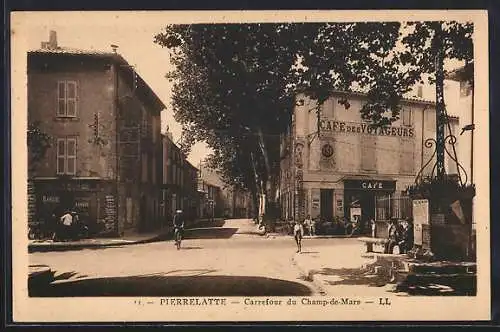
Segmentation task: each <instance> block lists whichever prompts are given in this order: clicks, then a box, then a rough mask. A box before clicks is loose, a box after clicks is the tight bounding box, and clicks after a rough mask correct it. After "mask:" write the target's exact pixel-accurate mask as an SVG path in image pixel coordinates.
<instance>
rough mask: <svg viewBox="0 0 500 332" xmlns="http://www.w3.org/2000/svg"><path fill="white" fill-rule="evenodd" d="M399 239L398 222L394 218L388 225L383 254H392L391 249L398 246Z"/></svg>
mask: <svg viewBox="0 0 500 332" xmlns="http://www.w3.org/2000/svg"><path fill="white" fill-rule="evenodd" d="M399 239H400V228H399V226H398V220H397V219H396V218H394V219H392V220H391V222H390V224H389V229H388V240H389V241H388V242H387V243H386V245H385V253H386V254H392V252H393V249H394V247H395V246H396V245H398V243H399Z"/></svg>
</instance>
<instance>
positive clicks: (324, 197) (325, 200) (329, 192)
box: [320, 189, 333, 221]
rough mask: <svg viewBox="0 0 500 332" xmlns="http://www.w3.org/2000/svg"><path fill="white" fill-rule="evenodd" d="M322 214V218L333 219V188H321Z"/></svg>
mask: <svg viewBox="0 0 500 332" xmlns="http://www.w3.org/2000/svg"><path fill="white" fill-rule="evenodd" d="M320 194H321V202H320V214H321V220H325V221H332V220H333V189H321V190H320Z"/></svg>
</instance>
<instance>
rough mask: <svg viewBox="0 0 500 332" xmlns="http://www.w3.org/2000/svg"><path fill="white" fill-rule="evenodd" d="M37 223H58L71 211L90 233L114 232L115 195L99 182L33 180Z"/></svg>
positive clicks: (104, 182)
mask: <svg viewBox="0 0 500 332" xmlns="http://www.w3.org/2000/svg"><path fill="white" fill-rule="evenodd" d="M35 197H36V211H35V219H36V221H38V222H40V223H43V224H46V225H48V224H50V223H54V222H57V220H58V218H59V217H60V216H61V215H62V214H63V213H64V212H65V211H74V212H76V213H77V214H78V216H79V220H80V221H82V222H84V223H85V224H87V225H88V226H89V228H90V230H91V233H105V232H113V231H114V228H115V224H116V221H117V218H116V215H117V207H116V203H115V191H114V187H113V185H112V183H110V182H108V181H102V180H36V181H35Z"/></svg>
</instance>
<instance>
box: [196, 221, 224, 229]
mask: <svg viewBox="0 0 500 332" xmlns="http://www.w3.org/2000/svg"><path fill="white" fill-rule="evenodd" d="M225 224H226V221H225V220H222V219H216V220H214V221H210V220H203V221H199V222H197V223H196V224H195V225H194V226H193V227H194V228H209V227H223V226H224V225H225Z"/></svg>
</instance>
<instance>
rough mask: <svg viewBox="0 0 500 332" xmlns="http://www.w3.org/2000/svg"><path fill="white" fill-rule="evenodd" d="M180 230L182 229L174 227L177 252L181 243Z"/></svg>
mask: <svg viewBox="0 0 500 332" xmlns="http://www.w3.org/2000/svg"><path fill="white" fill-rule="evenodd" d="M182 229H183V227H182V226H181V227H175V236H174V238H175V246H176V247H177V250H180V249H181V242H182Z"/></svg>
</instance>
